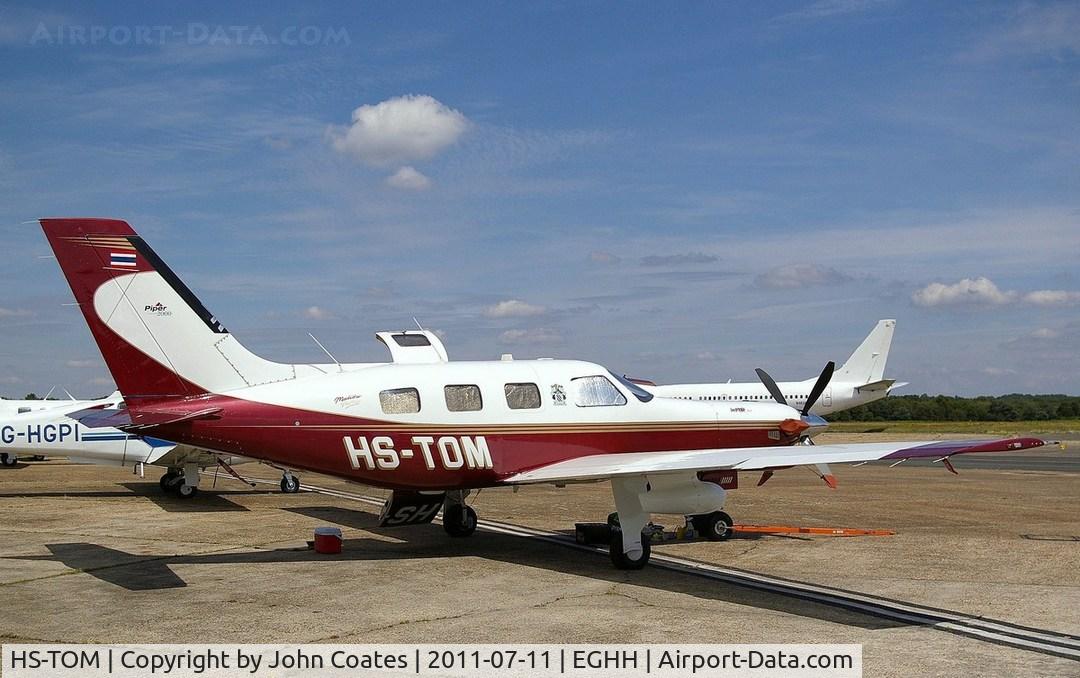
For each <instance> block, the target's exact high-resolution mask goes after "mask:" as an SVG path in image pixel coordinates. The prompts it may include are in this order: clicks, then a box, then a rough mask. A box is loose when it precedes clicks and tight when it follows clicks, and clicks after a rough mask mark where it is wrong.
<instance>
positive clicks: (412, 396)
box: [379, 388, 420, 414]
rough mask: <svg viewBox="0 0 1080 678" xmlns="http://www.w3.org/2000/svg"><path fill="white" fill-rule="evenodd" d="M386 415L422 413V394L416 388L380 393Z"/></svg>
mask: <svg viewBox="0 0 1080 678" xmlns="http://www.w3.org/2000/svg"><path fill="white" fill-rule="evenodd" d="M379 404H380V405H382V411H383V412H384V413H385V414H412V413H414V412H419V411H420V392H419V391H417V390H416V389H415V388H391V389H387V390H385V391H380V392H379Z"/></svg>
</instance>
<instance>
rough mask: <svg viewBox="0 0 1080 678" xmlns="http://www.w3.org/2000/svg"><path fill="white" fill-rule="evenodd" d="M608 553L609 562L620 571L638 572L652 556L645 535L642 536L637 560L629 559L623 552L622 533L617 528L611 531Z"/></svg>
mask: <svg viewBox="0 0 1080 678" xmlns="http://www.w3.org/2000/svg"><path fill="white" fill-rule="evenodd" d="M608 553H610V554H611V562H612V563H614V565H615V567H617V568H619V569H620V570H640V569H641V568H643V567H645V565H646V564H647V563H648V562H649V556H650V555H652V548H651V547H650V546H649V538H648V537H647V536H646V535H645V534H642V535H641V555H639V556H638V557H637V558H631V557H630V556H629V555H628V554H626V553H624V552H623V543H622V532H621V531H620V530H619V528H618V527H613V528H612V530H611V544H610V545H609V546H608Z"/></svg>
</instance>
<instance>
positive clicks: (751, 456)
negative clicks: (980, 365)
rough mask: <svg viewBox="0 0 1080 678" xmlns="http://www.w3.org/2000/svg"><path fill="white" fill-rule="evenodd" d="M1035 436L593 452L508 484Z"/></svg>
mask: <svg viewBox="0 0 1080 678" xmlns="http://www.w3.org/2000/svg"><path fill="white" fill-rule="evenodd" d="M1045 444H1046V442H1045V441H1043V440H1039V439H1038V438H1003V439H999V440H942V441H937V442H929V443H928V442H926V441H922V442H902V443H850V444H838V445H788V446H784V447H741V448H721V449H712V450H689V451H673V452H628V453H625V454H597V455H592V456H588V457H578V458H577V459H568V460H567V461H561V462H556V463H554V464H549V465H547V466H541V467H540V468H537V469H533V470H531V471H525V472H523V473H518V474H515V475H513V476H510V477H509V478H506V479H505V480H504V482H506V483H508V484H529V483H554V482H574V481H588V480H604V479H607V478H617V477H621V476H637V475H658V474H665V473H686V472H695V471H714V470H729V469H734V470H738V471H753V470H763V469H775V468H783V467H787V466H802V465H814V464H843V463H852V462H861V461H877V460H881V459H890V460H902V459H915V458H919V457H932V458H935V459H939V458H945V457H950V456H952V455H954V454H970V453H975V452H1011V451H1017V450H1026V449H1031V448H1033V447H1042V446H1043V445H1045Z"/></svg>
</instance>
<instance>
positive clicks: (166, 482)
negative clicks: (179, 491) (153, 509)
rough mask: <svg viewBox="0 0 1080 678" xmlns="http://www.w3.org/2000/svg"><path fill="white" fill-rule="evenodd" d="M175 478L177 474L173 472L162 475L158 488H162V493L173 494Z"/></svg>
mask: <svg viewBox="0 0 1080 678" xmlns="http://www.w3.org/2000/svg"><path fill="white" fill-rule="evenodd" d="M175 478H176V474H175V473H172V472H171V471H170V472H167V473H164V474H162V476H161V478H160V479H159V480H158V486H159V487H160V488H161V490H162V492H171V491H172V490H173V486H172V481H173V480H174V479H175Z"/></svg>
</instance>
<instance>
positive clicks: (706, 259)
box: [641, 252, 718, 266]
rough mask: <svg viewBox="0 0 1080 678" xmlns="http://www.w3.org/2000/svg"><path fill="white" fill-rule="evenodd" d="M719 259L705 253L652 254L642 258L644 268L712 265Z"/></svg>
mask: <svg viewBox="0 0 1080 678" xmlns="http://www.w3.org/2000/svg"><path fill="white" fill-rule="evenodd" d="M717 260H718V258H717V257H716V256H714V255H712V254H705V253H704V252H688V253H686V254H650V255H649V256H647V257H642V258H641V265H642V266H692V265H696V264H712V263H715V262H716V261H717Z"/></svg>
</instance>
